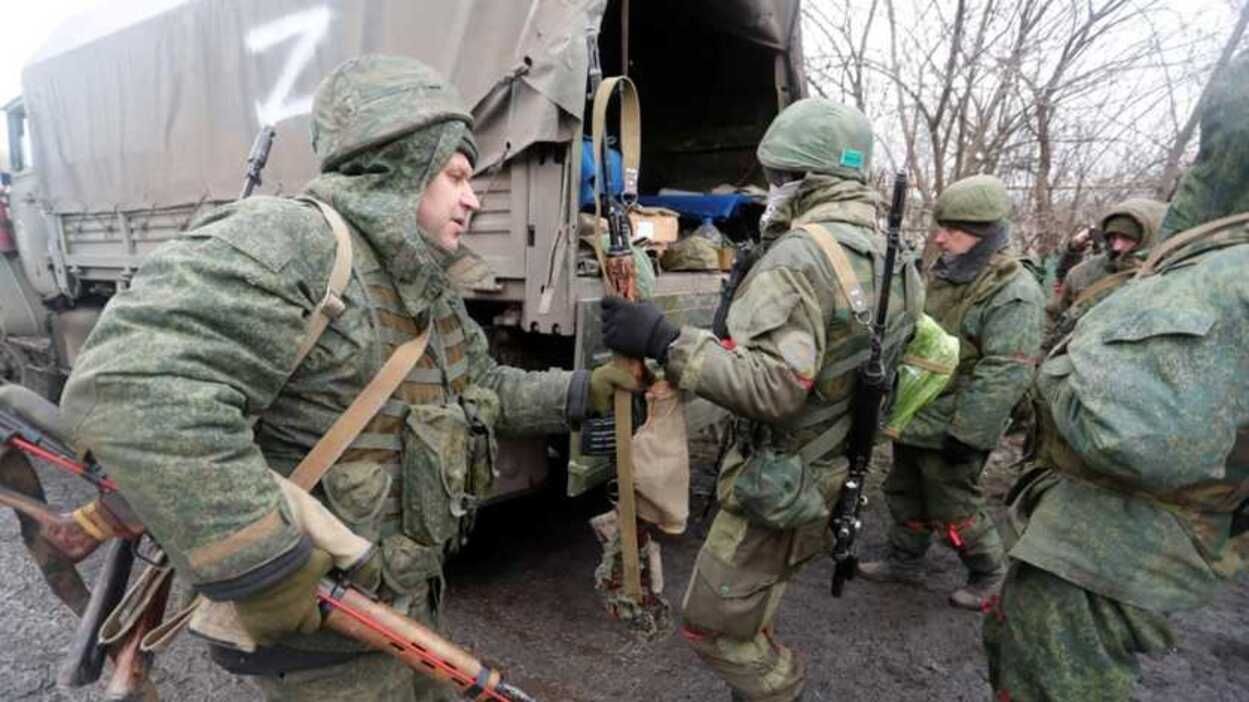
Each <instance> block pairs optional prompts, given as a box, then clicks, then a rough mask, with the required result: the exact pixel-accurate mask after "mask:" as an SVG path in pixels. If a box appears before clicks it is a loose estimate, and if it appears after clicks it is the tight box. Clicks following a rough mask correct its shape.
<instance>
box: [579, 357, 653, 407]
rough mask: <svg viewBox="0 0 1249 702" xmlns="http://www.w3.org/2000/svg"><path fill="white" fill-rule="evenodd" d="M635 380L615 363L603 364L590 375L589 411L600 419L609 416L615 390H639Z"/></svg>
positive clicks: (639, 387)
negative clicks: (592, 411)
mask: <svg viewBox="0 0 1249 702" xmlns="http://www.w3.org/2000/svg"><path fill="white" fill-rule="evenodd" d="M641 389H642V388H641V386H640V385H639V384H638V381H637V379H636V378H634V377H633V374H632V373H630V372H629V371H627V370H625V369H624V368H621V367H620V366H618V365H616V364H615V363H604V364H603V365H601V366H599V367H598V368H595V369H594V371H593V372H592V373H590V409H592V410H594V414H597V415H598V416H600V417H603V416H606V415H609V414H611V412H612V401H613V398H614V397H615V395H616V390H628V391H629V392H636V391H638V390H641Z"/></svg>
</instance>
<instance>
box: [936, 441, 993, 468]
mask: <svg viewBox="0 0 1249 702" xmlns="http://www.w3.org/2000/svg"><path fill="white" fill-rule="evenodd" d="M987 453H988V451H982V450H980V449H978V448H976V447H975V446H971V445H969V444H965V443H963V442H962V441H959V440H958V439H957V438H955V437H954V436H953V435H951V434H946V435H945V440H944V441H943V442H942V443H941V457H942V458H944V459H945V461H946V463H952V464H953V463H972V462H973V461H976V462H984V459H985V454H987Z"/></svg>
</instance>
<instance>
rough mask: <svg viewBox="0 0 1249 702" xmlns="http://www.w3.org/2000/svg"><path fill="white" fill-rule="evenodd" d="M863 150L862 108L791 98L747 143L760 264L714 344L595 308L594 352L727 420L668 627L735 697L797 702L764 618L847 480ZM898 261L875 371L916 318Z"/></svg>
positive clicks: (797, 683)
mask: <svg viewBox="0 0 1249 702" xmlns="http://www.w3.org/2000/svg"><path fill="white" fill-rule="evenodd" d="M872 141H873V137H872V132H871V126H870V124H869V123H868V122H867V119H866V118H865V117H864V116H863V114H862V113H860V112H859V111H858V110H856V109H854V108H853V107H850V106H847V105H841V104H838V103H835V102H831V101H829V100H821V99H806V100H800V101H798V102H796V103H794V104H793V105H791V106H789V107H788V108H786V109H785V110H784V111H783V112H781V114H780V115H778V116H777V117H776V119H775V120H774V121H773V122H772V125H771V126H770V127H769V128H768V130H767V133H766V134H765V135H764V137H763V141H762V142H761V143H760V144H759V148H758V157H759V162H760V163H761V164H762V165H763V167H764V168H765V172H766V174H767V176H768V179H769V181H770V182H771V184H772V187H771V189H770V192H769V196H768V207H767V210H766V211H765V213H764V217H763V220H762V221H761V223H760V224H761V231H762V235H763V248H764V253H763V254H762V258H760V259H759V260H758V262H757V263H755V264H754V266H753V267H752V269H751V270H750V272H749V274H748V275H747V276H746V277H745V279H744V280H743V282H742V283H741V285H740V286H739V288H738V290H737V292H736V294H735V296H734V298H733V300H732V304H731V306H730V307H729V310H728V322H727V327H728V331H729V334H730V337H729V338H728V339H725V340H724V341H723V342H722V341H720V340H718V339H717V338H716V337H715V336H714V335H713V334H711V333H710V332H708V331H705V330H701V329H696V328H692V327H682V328H677V327H676V326H675V325H674V324H672V323H671V322H669V321H667V320H666V319H665V318H664V317H663V315H662V313H660V311H659V310H658V309H657V308H656V307H654V306H653V305H650V304H647V303H640V304H635V303H628V302H625V301H623V300H619V299H616V298H607V299H605V300H604V301H603V325H604V332H603V333H604V341H605V343H606V344H607V346H608V347H610V348H612V349H613V350H616V351H618V352H620V353H623V354H626V355H629V356H638V357H640V356H646V357H648V358H652V359H655V360H657V361H659V362H660V363H661V364H663V368H664V370H665V371H666V373H667V375H668V377H669V379H672V380H674V381H675V382H677V383H678V384H679V386H680V387H681V388H682V389H685V390H689V391H692V392H694V393H695V394H697V395H699V396H700V397H703V398H706V399H708V400H710V401H712V402H715V403H716V404H718V405H721V406H723V407H725V408H727V409H729V410H731V411H732V412H733V413H734V414H735V415H736V416H737V419H736V423H735V431H734V438H733V439H732V443H731V447H730V448H729V450H728V452H727V456H726V458H725V460H724V463H723V464H722V466H721V470H720V477H719V481H718V486H717V490H718V493H719V495H720V498H721V503H722V509H721V510H720V512H719V513H718V514H717V515H716V518H715V521H714V522H713V523H712V525H711V528H710V531H709V532H708V535H707V540H706V542H705V543H704V544H703V547H702V550H701V551H700V552H699V555H698V560H697V563H696V564H695V568H694V573H693V575H692V576H691V578H690V584H689V588H688V590H687V591H686V594H685V603H684V610H685V611H684V625H683V627H682V629H681V633H682V635H683V636H684V638H685V639H686V640H687V641H688V642H689V643H690V645H691V646H692V647H693V648H694V651H695V652H696V653H697V654H698V655H699V657H701V658H702V659H703V661H704V662H706V663H707V664H708V665H709V666H711V668H712V669H713V670H715V671H716V673H717V674H719V675H720V676H721V677H722V678H724V679H725V680H726V681H727V682H728V684H729V686H730V688H731V690H732V692H733V698H734V699H748V700H775V701H778V702H779V701H786V700H793V699H797V698H798V697H799V695H800V694H801V692H802V689H803V685H804V681H805V672H806V666H805V663H804V662H803V661H802V659H801V658H799V657H798V656H797V655H796V654H795V653H794V652H793V651H792V650H791V649H789V648H787V647H785V646H783V645H782V644H781V643H779V642H778V641H777V639H776V636H775V632H774V631H773V626H772V623H773V620H774V618H775V615H776V609H777V606H778V605H779V604H780V599H781V595H782V594H783V593H784V590H785V586H786V584H787V583H788V582H789V581H790V580H791V579H792V578H793V577H794V576H795V575H796V574H797V572H798V571H799V569H800V568H801V567H802V566H803V565H804V564H805V563H807V562H808V561H809V560H811V559H812V558H814V557H815V556H816V555H817V554H819V553H821V552H823V551H826V550H827V549H828V547H829V544H828V541H827V539H828V525H827V519H828V513H829V506H830V505H831V503H832V501H833V500H835V499H836V497H837V493H838V491H839V488H840V485H841V483H842V481H843V480H844V478H845V475H846V462H845V459H844V457H843V455H842V454H843V453H844V450H845V442H846V433H847V431H848V430H849V427H850V417H851V407H852V403H853V400H854V390H855V385H856V382H855V380H856V371H857V370H858V368H859V367H860V366H861V365H862V363H863V362H864V361H865V360H866V358H867V355H868V339H869V329H868V326H867V325H868V324H869V323H870V321H869V320H868V319H867V318H866V316H865V315H860V314H856V313H855V312H854V311H853V309H852V308H853V306H854V302H852V300H853V299H857V300H858V301H859V302H864V301H866V302H867V303H868V305H869V306H868V307H867V309H868V310H869V311H870V309H871V307H870V303H871V300H872V298H874V297H875V294H874V291H875V289H876V287H877V286H878V285H879V281H878V280H877V277H878V275H877V273H876V271H877V270H878V268H877V266H879V265H881V264H882V263H883V260H884V249H885V246H884V240H883V237H881V236H879V235H878V234H877V233H876V224H877V211H876V205H877V195H876V193H875V192H874V191H873V190H872V188H871V187H870V186H869V185H868V184H867V182H866V179H867V174H868V173H869V172H870V167H871V156H872ZM830 249H831V251H832V253H828V251H829V250H830ZM901 261H902V262H901V263H900V265H899V266H898V268H897V269H896V270H895V271H894V275H895V277H896V280H897V282H896V283H894V287H893V291H894V292H893V294H892V296H891V299H890V308H891V309H890V313H889V329H888V334H887V338H886V340H885V351H886V355H885V361H886V368H889V369H892V368H894V367H895V365H896V362H897V359H898V358H899V357H900V355H901V349H902V347H903V346H904V344H905V341H906V340H907V338H909V337H910V336H911V334H912V331H913V328H914V324H915V320H916V318H917V317H918V315H919V313H920V308H921V307H922V295H923V290H922V283H921V281H920V280H919V277H918V273H917V272H916V270H915V268H914V264H913V262H912V261H911V260H910V259H909V258H908V257H906V256H905V255H904V256H903V258H902V259H901ZM835 271H836V272H835ZM873 282H874V283H875V284H874V285H873V284H872V283H873ZM860 284H862V285H860ZM847 291H852V293H851V294H848V293H847ZM852 295H853V296H857V297H854V298H852ZM803 476H805V477H803ZM785 477H789V478H793V480H791V481H788V482H786V480H785Z"/></svg>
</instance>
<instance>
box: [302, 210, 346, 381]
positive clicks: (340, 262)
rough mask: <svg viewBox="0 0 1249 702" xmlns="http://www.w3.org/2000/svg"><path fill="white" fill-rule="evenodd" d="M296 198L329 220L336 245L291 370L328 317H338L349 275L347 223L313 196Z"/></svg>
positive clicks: (318, 336)
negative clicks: (320, 294)
mask: <svg viewBox="0 0 1249 702" xmlns="http://www.w3.org/2000/svg"><path fill="white" fill-rule="evenodd" d="M299 199H300V200H301V201H303V202H308V203H311V204H313V205H316V207H317V209H319V210H321V215H322V216H323V217H325V221H327V222H329V224H330V229H331V230H333V232H334V239H335V242H336V248H335V250H334V267H333V268H331V269H330V280H329V283H328V284H327V285H326V286H325V296H324V297H322V298H321V301H320V302H318V303H317V306H316V307H314V308H313V310H312V314H310V315H308V326H307V327H306V328H305V329H304V336H303V339H302V340H301V341H300V342H299V350H298V351H296V352H295V365H294V366H292V371H293V370H294V368H298V367H299V364H301V363H303V362H304V358H306V357H307V356H308V353H309V352H310V351H312V347H313V346H315V345H316V343H317V339H320V338H321V335H322V334H323V333H325V328H326V327H327V326H329V324H330V320H332V319H338V317H339V316H340V315H342V313H343V311H344V310H345V309H346V308H347V307H346V305H345V304H344V303H343V291H344V290H346V289H347V282H348V281H349V280H350V278H351V232H349V231H348V229H347V223H346V222H344V221H343V217H342V215H340V214H338V212H337V211H336V210H335V209H334V208H333V207H330V206H329V205H327V204H325V203H324V202H321V201H320V200H317V199H315V198H311V197H302V198H299Z"/></svg>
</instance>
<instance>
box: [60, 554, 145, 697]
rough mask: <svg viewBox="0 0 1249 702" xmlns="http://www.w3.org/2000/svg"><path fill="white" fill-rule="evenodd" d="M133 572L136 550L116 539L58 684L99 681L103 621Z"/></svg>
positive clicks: (78, 685)
mask: <svg viewBox="0 0 1249 702" xmlns="http://www.w3.org/2000/svg"><path fill="white" fill-rule="evenodd" d="M132 568H134V549H133V548H132V547H131V544H130V542H128V541H122V540H121V539H113V540H112V541H111V542H109V544H108V547H107V550H106V551H105V554H104V563H103V565H101V566H100V572H99V574H98V575H97V576H96V578H95V587H93V588H92V589H91V599H90V601H88V602H87V611H86V612H84V613H83V615H82V619H79V620H78V629H77V630H76V631H75V632H74V638H73V639H72V640H71V641H70V644H69V650H68V651H67V652H66V654H65V659H64V660H63V661H62V662H61V669H60V671H59V672H58V673H57V676H56V681H57V684H59V685H63V686H65V687H81V686H82V685H88V684H90V683H93V682H95V681H96V680H99V679H100V672H101V671H102V670H103V668H104V655H105V651H104V649H103V648H102V647H101V646H100V645H99V642H100V627H101V626H102V625H103V624H104V618H105V617H107V616H108V615H109V613H110V612H112V611H113V609H114V608H115V607H116V606H117V603H118V602H120V601H121V598H122V596H123V595H125V594H126V583H127V582H129V580H130V571H131V569H132Z"/></svg>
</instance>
